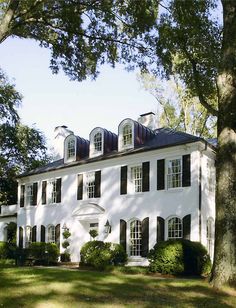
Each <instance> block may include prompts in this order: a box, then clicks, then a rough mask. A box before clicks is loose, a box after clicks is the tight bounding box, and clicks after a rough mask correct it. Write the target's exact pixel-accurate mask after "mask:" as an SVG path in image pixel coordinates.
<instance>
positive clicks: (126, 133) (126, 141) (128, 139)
mask: <svg viewBox="0 0 236 308" xmlns="http://www.w3.org/2000/svg"><path fill="white" fill-rule="evenodd" d="M122 135H123V146H124V147H126V146H129V145H132V126H131V125H130V124H126V125H125V126H124V127H123V131H122Z"/></svg>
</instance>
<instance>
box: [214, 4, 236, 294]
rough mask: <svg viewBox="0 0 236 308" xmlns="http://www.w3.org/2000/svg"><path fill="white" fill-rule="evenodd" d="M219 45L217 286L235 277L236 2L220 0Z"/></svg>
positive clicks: (215, 258)
mask: <svg viewBox="0 0 236 308" xmlns="http://www.w3.org/2000/svg"><path fill="white" fill-rule="evenodd" d="M222 4H223V18H224V31H223V44H222V61H221V67H220V70H219V75H218V80H217V84H218V89H219V116H218V133H217V134H218V151H217V156H216V177H217V178H216V183H217V189H216V234H215V257H214V264H213V271H212V277H211V282H212V284H213V286H214V287H216V288H219V287H220V286H221V285H223V284H224V283H228V282H230V281H231V280H235V279H236V1H235V0H222Z"/></svg>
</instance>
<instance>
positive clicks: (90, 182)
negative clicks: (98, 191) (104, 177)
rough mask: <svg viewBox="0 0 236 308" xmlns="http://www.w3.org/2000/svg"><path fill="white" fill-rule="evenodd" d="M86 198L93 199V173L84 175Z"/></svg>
mask: <svg viewBox="0 0 236 308" xmlns="http://www.w3.org/2000/svg"><path fill="white" fill-rule="evenodd" d="M86 192H87V198H95V172H89V173H87V174H86Z"/></svg>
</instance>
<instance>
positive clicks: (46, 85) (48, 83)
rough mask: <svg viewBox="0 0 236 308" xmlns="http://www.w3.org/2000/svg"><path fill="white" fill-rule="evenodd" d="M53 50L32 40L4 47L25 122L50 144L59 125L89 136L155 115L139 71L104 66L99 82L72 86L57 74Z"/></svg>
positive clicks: (0, 62) (3, 61) (0, 50)
mask: <svg viewBox="0 0 236 308" xmlns="http://www.w3.org/2000/svg"><path fill="white" fill-rule="evenodd" d="M49 60H50V51H49V50H47V49H43V48H40V47H39V46H38V44H37V43H36V42H34V41H32V40H22V39H18V38H9V39H7V40H6V41H5V42H3V43H2V44H1V45H0V66H1V68H2V69H3V70H4V71H5V73H6V74H7V75H8V77H9V78H10V79H11V80H12V81H13V82H14V83H15V84H16V88H17V90H18V91H19V92H20V93H21V94H22V95H23V97H24V98H23V103H22V106H21V108H20V110H19V114H20V116H21V119H22V122H23V123H24V124H27V125H29V126H32V125H35V126H36V128H38V129H40V130H41V131H42V132H43V133H44V134H45V135H46V137H47V139H48V145H49V146H50V144H51V141H52V139H53V130H54V128H55V127H56V126H59V125H66V126H68V128H69V129H71V130H73V131H74V133H75V134H77V135H79V136H81V137H84V138H88V137H89V133H90V131H91V130H92V129H93V128H94V127H96V126H101V127H104V128H106V129H108V130H111V131H113V132H114V133H117V128H118V124H119V123H120V121H122V120H123V119H124V118H126V117H131V118H133V119H137V118H138V116H139V115H140V114H142V113H145V112H149V111H155V110H156V108H157V104H156V101H155V99H154V98H153V97H152V96H151V95H150V94H149V93H147V92H146V91H145V90H143V89H141V86H140V84H139V82H138V81H137V77H136V74H137V73H135V72H129V73H128V72H126V71H125V70H124V69H123V68H122V67H121V66H118V67H117V68H116V69H112V68H110V67H108V66H104V67H103V68H102V70H101V74H100V75H99V77H98V78H97V80H96V81H90V80H87V81H83V82H80V83H79V82H74V81H73V82H72V81H69V78H68V77H67V76H65V75H64V73H63V72H61V73H59V74H58V75H53V74H52V73H51V70H50V69H49V68H48V67H49Z"/></svg>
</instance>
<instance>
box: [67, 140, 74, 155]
mask: <svg viewBox="0 0 236 308" xmlns="http://www.w3.org/2000/svg"><path fill="white" fill-rule="evenodd" d="M74 156H75V140H74V139H71V140H69V141H68V144H67V159H69V158H71V157H74Z"/></svg>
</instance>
